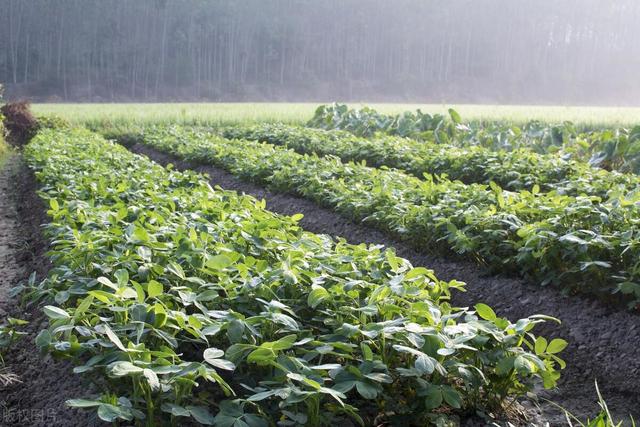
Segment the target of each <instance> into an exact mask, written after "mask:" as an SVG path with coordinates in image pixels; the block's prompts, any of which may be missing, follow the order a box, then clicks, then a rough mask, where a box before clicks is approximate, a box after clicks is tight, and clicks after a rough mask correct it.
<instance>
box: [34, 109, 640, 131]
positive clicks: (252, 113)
mask: <svg viewBox="0 0 640 427" xmlns="http://www.w3.org/2000/svg"><path fill="white" fill-rule="evenodd" d="M318 105H320V104H319V103H200V104H196V103H165V104H34V105H33V109H34V111H35V112H36V114H39V115H47V114H55V115H59V116H62V117H64V118H66V119H67V120H69V121H71V122H73V123H81V124H94V125H105V124H110V125H116V126H117V125H119V124H125V123H127V124H130V123H138V124H145V123H158V122H178V123H196V124H233V123H238V122H276V121H278V122H285V123H304V122H306V121H307V120H309V119H310V118H311V116H313V112H314V111H315V109H316V107H317V106H318ZM350 105H351V106H355V107H357V106H363V105H368V106H370V107H373V108H375V109H377V110H378V111H380V112H381V113H399V112H402V111H409V110H415V109H417V108H420V109H421V110H422V111H423V112H430V113H446V111H447V109H448V108H451V107H452V108H454V109H456V110H457V111H458V112H459V113H460V114H461V115H462V118H463V119H464V120H478V119H479V120H504V121H507V122H516V123H517V122H524V121H528V120H532V119H537V120H542V121H545V122H562V121H565V120H569V121H572V122H574V123H577V124H583V125H587V126H602V125H608V126H612V125H622V126H630V125H634V124H639V123H640V108H631V107H562V106H525V105H438V104H375V103H373V104H356V103H354V104H350Z"/></svg>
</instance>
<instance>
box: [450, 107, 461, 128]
mask: <svg viewBox="0 0 640 427" xmlns="http://www.w3.org/2000/svg"><path fill="white" fill-rule="evenodd" d="M449 115H450V116H451V120H452V121H453V123H455V124H460V123H462V117H460V114H458V112H457V111H456V110H454V109H453V108H449Z"/></svg>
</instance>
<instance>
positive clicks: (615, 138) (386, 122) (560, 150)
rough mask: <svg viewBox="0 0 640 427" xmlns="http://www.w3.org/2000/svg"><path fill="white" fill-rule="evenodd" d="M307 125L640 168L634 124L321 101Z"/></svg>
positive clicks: (638, 135) (638, 139)
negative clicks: (494, 117)
mask: <svg viewBox="0 0 640 427" xmlns="http://www.w3.org/2000/svg"><path fill="white" fill-rule="evenodd" d="M309 126H313V127H317V128H323V129H342V130H346V131H349V132H352V133H354V134H356V135H360V136H367V137H370V136H372V135H374V134H376V133H378V132H379V133H385V134H389V135H397V136H403V137H411V138H415V139H419V140H423V141H432V142H437V143H450V144H453V145H457V146H459V147H465V146H482V147H485V148H488V149H491V150H497V151H505V150H506V151H511V150H517V149H527V150H532V151H535V152H537V153H555V154H557V155H560V156H563V157H567V158H573V159H576V160H582V161H585V162H589V164H591V165H592V166H594V167H598V168H603V169H606V170H618V171H621V172H632V173H640V126H635V127H633V128H630V129H629V128H593V129H583V130H578V129H577V128H576V126H575V125H573V124H572V123H570V122H564V123H561V124H548V123H543V122H539V121H530V122H528V123H526V124H524V125H515V124H511V123H504V122H500V121H473V122H463V121H462V118H461V117H460V115H459V114H458V113H457V112H456V111H454V110H452V109H450V110H449V117H445V116H443V115H440V114H436V115H430V114H426V113H422V112H421V111H420V110H417V111H416V112H415V113H412V112H404V113H402V114H396V115H387V114H381V113H379V112H377V111H375V110H374V109H372V108H367V107H364V108H360V109H353V108H349V107H347V106H346V105H340V104H333V105H321V106H320V107H318V109H317V110H316V113H315V115H314V117H313V118H312V119H311V120H310V121H309Z"/></svg>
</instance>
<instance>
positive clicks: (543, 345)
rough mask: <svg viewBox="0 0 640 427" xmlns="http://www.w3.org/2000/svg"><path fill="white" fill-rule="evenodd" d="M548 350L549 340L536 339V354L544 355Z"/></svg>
mask: <svg viewBox="0 0 640 427" xmlns="http://www.w3.org/2000/svg"><path fill="white" fill-rule="evenodd" d="M546 349H547V340H546V339H545V338H544V337H538V338H536V344H535V352H536V354H543V353H544V351H545V350H546Z"/></svg>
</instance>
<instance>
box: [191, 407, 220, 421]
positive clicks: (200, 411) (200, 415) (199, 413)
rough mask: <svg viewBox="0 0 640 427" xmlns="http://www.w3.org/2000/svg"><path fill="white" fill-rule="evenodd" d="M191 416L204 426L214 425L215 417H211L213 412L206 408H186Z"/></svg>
mask: <svg viewBox="0 0 640 427" xmlns="http://www.w3.org/2000/svg"><path fill="white" fill-rule="evenodd" d="M186 409H187V410H188V411H189V413H191V416H192V417H193V418H195V420H196V421H197V422H199V423H200V424H204V425H206V426H212V425H214V422H215V420H214V417H213V415H211V412H209V410H208V409H207V408H206V407H204V406H187V408H186Z"/></svg>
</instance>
